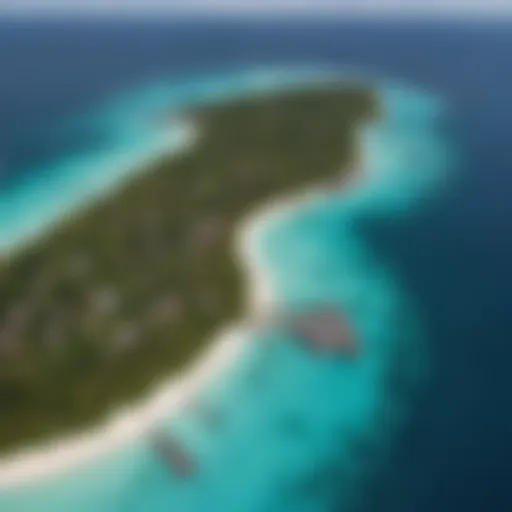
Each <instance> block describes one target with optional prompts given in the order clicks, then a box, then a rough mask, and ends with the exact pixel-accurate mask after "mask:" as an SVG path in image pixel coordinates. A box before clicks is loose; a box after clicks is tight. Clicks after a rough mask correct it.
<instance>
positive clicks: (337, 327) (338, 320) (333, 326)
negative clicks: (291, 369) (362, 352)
mask: <svg viewBox="0 0 512 512" xmlns="http://www.w3.org/2000/svg"><path fill="white" fill-rule="evenodd" d="M287 324H288V329H289V331H290V332H292V333H293V334H294V335H296V336H297V337H298V338H299V339H300V341H301V342H302V343H303V344H304V345H306V346H308V347H309V348H311V349H313V350H315V351H317V352H335V353H341V354H343V355H345V356H355V355H356V354H357V352H358V351H359V346H358V344H357V343H356V341H355V338H354V333H353V332H352V329H351V328H350V326H349V324H348V321H347V320H346V319H345V318H344V317H343V314H342V313H340V312H339V311H337V310H335V309H332V308H318V309H315V310H312V311H306V312H304V313H297V314H294V315H292V316H291V317H290V318H289V319H288V320H287Z"/></svg>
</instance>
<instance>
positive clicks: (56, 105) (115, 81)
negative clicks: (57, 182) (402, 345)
mask: <svg viewBox="0 0 512 512" xmlns="http://www.w3.org/2000/svg"><path fill="white" fill-rule="evenodd" d="M511 45H512V25H506V24H493V25H489V24H487V25H483V24H482V25H478V24H475V23H473V24H471V25H469V24H462V23H458V24H455V25H453V24H448V23H443V24H441V25H440V24H438V25H433V24H420V23H415V24H398V23H391V22H387V23H385V24H378V23H370V22H366V23H364V24H363V23H358V24H354V23H339V22H336V23H334V22H314V23H309V22H298V21H295V22H293V23H292V22H272V23H266V24H263V23H262V22H260V23H252V22H247V21H246V22H240V21H239V22H216V23H215V24H213V23H211V22H194V23H192V22H188V23H180V24H172V23H163V22H162V23H149V22H146V23H135V22H130V23H128V22H124V23H114V22H101V23H99V22H95V23H93V22H66V23H65V22H45V23H41V22H23V23H19V22H18V23H8V22H2V23H0V69H2V70H3V72H2V75H1V76H0V165H1V169H2V170H3V178H2V179H3V181H0V186H6V185H7V184H8V183H10V182H12V181H13V180H16V179H18V178H19V177H20V176H21V175H22V174H27V173H29V172H30V171H28V170H26V169H30V168H31V167H32V166H33V165H34V164H36V163H39V162H40V161H41V160H49V159H52V158H56V157H57V156H58V155H60V154H61V153H62V152H65V151H72V150H76V149H77V148H80V147H81V146H84V145H87V146H89V145H90V144H92V143H94V141H95V134H94V133H91V132H90V131H81V130H77V131H75V132H73V133H74V135H73V136H69V135H68V134H69V131H68V130H64V129H62V126H63V123H64V122H65V121H66V119H68V118H69V117H70V116H72V115H73V114H75V113H78V112H81V111H83V110H85V109H87V108H88V107H91V106H94V105H96V104H97V103H98V102H99V101H102V100H105V99H107V98H108V97H110V96H112V95H115V94H116V93H117V92H118V91H119V90H122V89H124V88H127V87H132V86H136V85H138V84H140V83H142V82H145V81H148V82H149V81H151V80H153V79H155V78H157V77H158V76H161V75H164V74H165V75H169V74H176V75H178V74H181V73H183V72H196V71H205V70H210V69H217V68H219V67H222V68H230V67H236V66H242V65H243V66H245V65H247V64H256V63H261V64H268V63H287V64H290V63H291V64H302V63H306V64H310V63H326V64H335V65H337V66H342V67H355V68H358V69H361V68H362V69H368V70H370V71H373V72H376V73H379V74H385V75H391V76H393V77H396V78H399V79H405V80H409V81H412V82H414V83H417V84H419V85H423V86H425V87H427V88H429V89H432V90H434V91H436V92H438V93H440V94H441V95H442V96H444V97H445V99H446V100H447V102H448V104H449V106H450V108H451V112H450V115H451V118H450V122H451V129H452V132H453V134H454V136H455V137H456V138H457V139H458V142H459V144H460V146H461V148H462V162H461V165H460V174H459V175H458V176H457V177H456V180H455V182H454V183H452V184H451V186H450V190H449V192H448V193H446V194H445V195H444V196H443V197H441V198H439V199H438V200H437V201H436V202H435V203H432V204H431V205H430V207H429V208H428V209H427V210H424V211H422V213H419V214H417V215H416V216H415V217H414V218H408V219H407V221H404V220H401V221H397V222H395V223H393V222H387V223H386V225H383V224H382V223H380V224H376V223H375V222H369V223H368V226H367V233H368V239H369V241H370V243H372V244H373V246H374V247H375V250H376V251H377V252H378V253H379V254H382V255H384V256H385V258H386V259H387V260H388V261H390V262H392V264H393V265H394V266H395V268H396V269H397V271H398V272H399V273H400V275H401V276H402V277H403V281H404V283H405V285H406V287H407V289H408V290H409V292H410V293H411V294H412V295H413V296H414V298H415V299H416V301H417V302H418V303H419V304H420V305H421V309H422V311H423V313H424V317H425V320H426V326H427V328H428V332H429V342H430V346H431V350H432V354H433V365H432V367H433V370H432V371H433V375H432V386H431V389H430V390H429V392H428V394H427V396H426V397H425V398H424V402H422V404H421V407H420V408H419V413H418V414H417V416H416V418H414V420H413V422H412V424H411V425H410V427H409V428H408V431H407V433H406V435H404V437H403V439H402V441H401V443H400V446H399V448H400V449H399V452H398V453H397V454H396V456H395V457H394V460H393V461H392V463H391V464H390V467H389V468H388V470H387V471H386V473H385V474H384V475H383V476H382V482H381V483H382V485H381V487H382V489H376V490H375V500H374V504H372V506H371V507H370V508H371V509H372V510H379V511H382V510H393V511H394V512H395V511H400V512H401V511H404V512H409V511H418V512H423V511H429V512H430V511H433V510H435V511H445V510H446V511H448V510H449V511H453V510H457V511H458V510H464V511H473V510H474V511H487V510H489V511H508V510H512V490H511V489H510V485H509V475H508V465H509V461H510V460H512V442H510V441H509V434H510V433H511V432H512V407H511V405H512V397H511V393H510V391H509V390H510V388H511V385H512V372H511V371H510V367H511V365H512V347H510V340H512V319H511V318H512V292H511V290H512V266H511V264H510V262H511V261H512V228H511V227H510V219H512V201H511V200H510V199H511V198H510V196H511V195H512V193H511V190H512V173H511V171H512V151H511V150H510V148H509V146H510V145H509V143H508V139H509V137H510V133H512V131H511V128H512V102H511V101H510V96H511V92H510V91H511V90H512V87H511V86H512V61H511V59H510V54H509V52H510V47H511ZM64 134H66V136H64Z"/></svg>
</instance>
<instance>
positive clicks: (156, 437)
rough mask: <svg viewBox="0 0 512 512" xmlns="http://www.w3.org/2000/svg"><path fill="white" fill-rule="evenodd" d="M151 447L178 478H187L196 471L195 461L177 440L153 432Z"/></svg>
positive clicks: (161, 433)
mask: <svg viewBox="0 0 512 512" xmlns="http://www.w3.org/2000/svg"><path fill="white" fill-rule="evenodd" d="M150 441H151V446H152V448H153V450H154V451H155V453H156V454H157V455H158V457H159V458H160V459H161V460H162V461H163V462H164V464H165V465H166V466H167V468H168V469H169V470H171V471H172V472H173V473H175V474H176V475H178V476H180V477H189V476H191V474H193V473H194V472H195V471H196V464H195V461H194V460H193V459H192V457H191V455H190V454H189V453H188V452H187V451H186V450H185V449H184V448H183V446H182V445H181V444H180V442H179V441H178V440H176V439H175V438H173V437H172V436H171V435H168V434H164V433H163V432H153V434H152V435H151V438H150Z"/></svg>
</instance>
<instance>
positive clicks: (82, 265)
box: [0, 83, 376, 453]
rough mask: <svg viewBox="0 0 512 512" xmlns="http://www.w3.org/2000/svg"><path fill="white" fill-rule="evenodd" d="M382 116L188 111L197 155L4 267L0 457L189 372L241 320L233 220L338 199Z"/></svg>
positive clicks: (286, 99)
mask: <svg viewBox="0 0 512 512" xmlns="http://www.w3.org/2000/svg"><path fill="white" fill-rule="evenodd" d="M375 114H376V100H375V97H374V94H373V92H372V91H371V90H370V89H369V88H367V87H364V86H361V85H360V84H346V83H344V84H333V83H331V84H324V85H318V84H317V85H316V86H311V87H310V88H308V89H301V90H296V91H288V92H276V93H273V94H268V95H259V96H253V97H248V96H247V97H243V98H238V99H233V100H230V101H226V102H223V103H221V104H217V105H209V106H204V107H201V108H197V109H191V110H190V111H188V112H185V113H183V115H185V116H187V118H189V119H191V120H193V122H194V125H195V126H197V127H198V132H199V133H198V140H197V141H196V143H195V144H194V146H193V147H192V148H191V149H190V150H188V151H186V152H183V153H180V154H178V155H172V156H167V157H161V158H160V159H159V160H158V161H156V162H155V163H153V164H151V165H150V166H149V168H148V169H147V170H146V171H145V172H143V173H139V174H137V175H135V176H134V177H133V179H131V180H130V182H129V183H126V184H125V185H123V186H122V187H121V188H120V189H118V190H116V191H115V192H113V193H112V194H110V195H109V196H108V197H105V198H104V199H101V200H98V201H97V202H96V203H95V204H93V205H91V206H90V207H89V208H88V209H87V210H85V211H82V212H81V213H80V214H79V215H76V216H74V217H73V218H70V219H69V221H66V222H63V223H61V224H59V225H58V226H56V227H55V229H54V230H53V231H52V233H51V234H50V235H49V236H47V237H46V238H44V239H40V240H38V241H35V242H34V243H33V244H31V245H29V246H27V247H24V248H23V250H21V251H20V252H19V253H16V254H14V255H13V256H10V257H9V258H6V259H5V260H4V261H3V262H0V290H1V293H0V416H1V418H2V421H1V422H0V452H4V453H5V452H8V451H10V450H14V449H16V448H18V447H20V446H23V445H25V444H31V443H34V442H37V441H39V440H41V439H43V440H44V439H46V438H54V437H56V436H57V435H60V434H62V433H64V432H72V431H76V430H80V429H83V428H85V427H87V426H89V425H92V424H94V423H95V422H97V421H98V420H100V419H101V418H102V417H103V416H104V415H105V414H106V413H107V412H108V411H111V410H112V409H113V408H116V407H117V406H120V405H123V404H126V403H129V402H130V401H131V400H133V399H135V398H137V397H138V396H139V395H141V394H142V393H143V392H144V391H145V390H147V389H148V387H149V386H151V385H152V383H154V382H155V380H157V379H160V378H164V377H166V376H169V375H172V374H173V373H174V372H176V371H178V370H180V369H181V368H182V367H183V366H184V365H185V364H186V363H187V362H189V361H190V360H192V359H193V358H194V356H195V355H196V354H197V352H198V350H199V349H201V348H202V347H203V346H204V345H205V344H207V343H208V342H209V334H210V333H211V332H212V330H213V329H214V328H215V327H216V326H218V325H222V324H225V323H226V322H229V321H231V320H233V319H235V318H237V317H239V315H240V313H241V304H242V300H241V299H242V291H243V286H242V285H243V283H242V280H241V275H240V271H239V268H238V264H237V261H236V259H235V258H234V255H233V252H232V244H231V241H232V235H233V229H234V226H235V224H236V222H237V221H238V219H240V218H241V217H242V216H244V215H245V214H246V213H247V212H248V211H250V210H251V209H252V208H254V207H255V206H257V205H258V204H260V203H261V202H263V201H265V200H266V199H267V198H268V197H270V196H273V195H282V194H283V193H286V192H288V191H289V190H293V189H294V188H302V187H307V186H309V185H311V184H314V183H319V182H321V181H322V180H325V181H326V183H328V184H329V186H331V187H333V186H340V183H341V182H342V181H343V180H344V179H345V178H347V177H348V176H349V175H350V174H351V173H353V172H355V170H356V165H355V163H356V161H357V156H358V155H357V149H356V143H355V142H356V136H357V127H358V126H359V125H360V123H363V122H366V121H368V120H369V119H371V118H372V117H373V116H374V115H375ZM333 178H334V179H333ZM327 180H328V181H327Z"/></svg>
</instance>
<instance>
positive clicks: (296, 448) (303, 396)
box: [0, 70, 451, 512]
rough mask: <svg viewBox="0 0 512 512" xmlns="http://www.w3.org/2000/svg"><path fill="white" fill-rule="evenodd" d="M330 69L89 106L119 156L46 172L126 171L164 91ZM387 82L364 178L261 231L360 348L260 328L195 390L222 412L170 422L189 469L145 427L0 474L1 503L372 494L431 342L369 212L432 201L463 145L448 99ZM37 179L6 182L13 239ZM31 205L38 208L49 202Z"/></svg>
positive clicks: (80, 506)
mask: <svg viewBox="0 0 512 512" xmlns="http://www.w3.org/2000/svg"><path fill="white" fill-rule="evenodd" d="M332 76H333V73H331V72H329V71H325V70H322V71H320V72H319V71H307V70H306V71H305V70H300V71H293V72H291V71H286V72H282V71H276V70H267V71H262V70H257V71H249V72H243V73H231V74H223V75H216V76H212V77H210V78H208V79H207V80H206V79H205V78H204V77H200V78H197V79H190V78H189V79H187V80H185V81H183V82H182V83H181V84H180V83H178V84H171V85H169V84H165V83H161V84H156V85H155V87H154V88H149V89H148V90H146V91H142V92H140V93H138V94H132V95H127V96H126V97H124V98H121V99H119V100H118V101H116V102H115V103H111V104H110V105H108V107H106V108H104V109H102V110H101V112H99V113H98V114H97V115H96V116H92V117H91V118H90V119H89V120H88V122H92V123H100V124H102V125H103V126H104V127H106V126H109V127H110V128H109V129H110V130H111V131H112V133H116V135H115V136H112V141H113V146H112V151H111V154H110V157H109V155H108V152H107V151H106V150H105V152H104V153H103V154H101V155H92V156H91V155H89V157H88V158H93V157H94V158H95V159H99V160H101V161H102V163H103V166H102V167H101V169H102V170H101V171H99V170H98V168H97V169H96V170H91V172H90V173H89V174H88V173H85V174H87V175H84V173H80V172H77V169H78V168H79V167H80V166H82V167H81V169H82V170H85V169H86V167H85V166H84V162H85V160H82V161H81V162H79V164H80V165H78V164H77V162H74V163H73V162H62V163H61V164H60V166H59V167H58V168H57V169H54V170H53V174H52V173H49V174H48V176H54V179H55V180H56V181H55V183H59V185H58V186H62V187H64V188H66V187H68V186H69V187H70V190H73V191H76V194H77V195H76V196H72V194H70V195H69V198H68V200H69V202H70V203H71V200H73V201H75V199H77V198H78V199H80V200H81V201H82V200H84V196H85V194H84V193H83V187H82V195H80V197H79V192H80V187H79V186H78V183H79V182H80V181H81V180H88V182H90V183H93V184H94V185H95V187H96V186H97V188H95V187H91V188H90V189H89V190H90V191H91V192H90V193H92V192H93V190H96V191H98V190H100V189H102V190H104V189H105V187H106V185H107V184H110V183H114V181H115V180H117V179H121V171H120V170H119V169H120V168H119V162H118V161H117V160H115V158H119V156H120V155H124V157H126V158H127V160H131V159H133V161H134V162H139V161H140V162H141V163H142V162H144V161H145V160H147V158H148V157H149V156H150V155H152V154H154V152H155V150H157V149H158V150H160V149H161V147H162V144H163V141H162V138H161V134H159V133H158V132H155V130H154V127H153V128H152V129H151V130H149V129H148V128H141V126H143V125H141V122H142V120H143V119H148V118H151V115H153V114H154V113H155V112H158V111H159V110H161V109H162V107H167V108H169V107H176V112H177V114H178V115H179V109H180V108H181V107H182V106H185V105H187V104H191V103H194V104H196V103H201V102H204V101H214V100H218V99H221V98H224V97H231V96H233V95H236V94H245V93H257V92H264V91H268V90H272V89H275V88H290V87H300V86H302V85H307V84H308V83H311V82H312V81H317V80H320V81H322V80H326V79H330V77H332ZM375 83H376V84H377V88H378V91H379V94H380V101H381V105H382V111H383V116H382V117H381V119H380V120H379V121H378V122H377V123H374V124H371V125H368V126H364V127H361V131H360V143H361V145H362V150H363V154H364V158H363V161H362V164H361V167H362V169H361V178H360V179H359V180H358V181H357V182H355V183H354V184H353V185H350V187H349V188H347V189H346V190H342V189H340V190H337V189H334V188H333V189H331V190H328V191H326V192H325V193H321V194H319V195H318V196H316V197H314V198H311V199H306V200H304V202H302V203H301V204H298V205H297V206H296V207H294V208H293V209H292V210H290V211H289V212H287V213H286V214H283V215H280V216H279V217H276V219H275V220H273V221H271V222H270V223H266V224H262V225H260V226H257V228H256V229H255V230H254V232H252V236H254V237H255V242H256V243H255V245H256V247H257V252H258V254H257V255H256V256H257V258H258V259H259V260H260V262H261V264H262V266H263V267H264V268H265V269H266V270H267V272H268V275H269V278H270V280H271V282H272V283H273V285H274V289H275V290H276V295H277V300H278V301H279V302H280V303H281V304H283V305H284V306H286V307H288V308H302V307H306V308H307V307H309V306H317V305H322V304H326V303H328V304H329V305H331V306H335V307H337V308H339V311H340V313H341V312H343V314H345V315H347V316H348V318H349V319H350V321H351V323H352V324H353V328H354V331H355V332H356V334H357V339H358V340H359V342H360V345H361V353H360V355H359V356H358V357H357V358H356V359H354V360H351V361H348V360H344V359H342V358H337V357H327V356H318V355H314V354H312V353H310V352H309V351H307V350H305V349H303V348H302V347H301V346H300V344H298V343H296V341H297V340H294V339H293V338H292V337H291V336H290V335H289V334H286V333H284V332H280V331H278V330H274V329H272V328H266V329H263V330H261V331H258V332H247V334H246V337H247V339H248V341H249V343H247V345H246V348H245V349H244V351H243V353H242V354H241V356H240V358H239V360H238V361H237V363H236V364H235V365H233V367H231V368H230V369H229V371H227V372H226V373H225V374H224V375H223V376H222V377H221V378H219V379H218V380H216V382H215V383H214V385H213V386H212V387H210V388H209V389H207V390H204V391H203V392H202V393H200V396H198V397H196V400H195V401H196V402H197V403H198V404H199V405H200V406H202V407H207V408H208V409H213V410H215V411H216V415H217V417H218V418H219V421H218V422H216V424H211V423H210V422H207V421H205V419H204V417H201V407H199V408H196V409H195V410H192V409H191V410H188V411H186V412H185V413H183V414H181V415H180V416H179V417H176V418H171V417H170V418H169V420H168V421H166V422H165V423H164V424H163V425H162V429H165V430H167V431H169V432H172V433H173V435H174V436H175V437H176V438H178V439H179V440H180V442H181V443H182V444H183V446H184V447H186V449H187V450H188V451H189V452H190V453H191V454H192V456H193V458H194V460H195V461H196V462H197V465H198V470H197V472H196V473H195V474H193V475H192V476H191V477H189V478H186V479H183V478H179V477H177V476H175V475H173V474H171V473H170V472H169V471H168V470H167V468H166V467H165V466H164V465H163V464H162V463H161V461H160V459H159V458H157V457H156V456H155V454H154V453H153V452H152V450H151V447H150V444H149V442H148V439H146V438H145V437H141V438H139V439H137V440H136V441H135V442H133V443H132V444H130V445H127V446H125V447H123V448H122V449H121V450H117V451H115V452H112V453H109V454H106V455H105V456H104V457H103V458H102V459H101V460H96V461H95V462H94V463H90V464H88V465H87V466H83V467H80V468H76V469H75V470H74V471H73V472H72V473H68V474H66V475H58V476H55V477H51V478H48V479H47V480H41V481H38V482H34V483H31V484H27V485H24V486H20V487H12V488H6V489H3V490H1V489H0V510H1V511H5V512H11V511H13V512H14V511H23V512H25V511H26V512H39V511H41V512H60V511H68V510H73V511H76V512H92V511H93V512H110V511H113V512H117V511H122V512H125V511H126V512H143V511H144V512H146V511H169V510H173V511H174V510H175V511H179V512H188V511H190V512H202V511H206V510H208V511H212V512H217V511H218V512H221V511H222V512H231V511H233V512H238V511H240V512H260V511H265V512H272V511H276V512H277V511H280V512H285V511H290V512H291V511H293V512H302V511H304V512H307V511H311V512H314V511H329V510H356V509H358V507H360V506H363V505H364V502H365V498H366V497H367V495H368V490H369V489H371V486H372V484H373V482H374V480H375V478H377V477H378V474H379V472H380V471H382V469H383V468H385V463H386V457H387V454H388V453H389V452H390V450H392V449H393V447H394V446H395V445H396V443H399V442H400V426H401V425H402V424H403V421H404V419H405V418H406V417H407V416H408V415H409V414H411V412H412V411H413V410H414V406H415V403H416V401H417V397H418V393H419V392H420V391H421V389H422V386H424V385H425V383H426V379H427V378H428V347H426V345H425V340H424V339H423V336H422V332H421V328H420V323H419V322H418V320H417V316H418V315H417V312H416V311H415V308H414V304H413V301H412V300H411V299H410V297H408V296H407V292H406V289H405V288H404V286H403V285H402V283H401V282H400V279H399V277H398V276H397V275H396V274H395V273H394V272H393V270H392V269H390V268H388V266H387V265H386V262H385V261H383V260H382V259H381V258H379V255H378V254H375V252H374V251H373V250H372V248H371V246H369V244H368V242H367V240H366V239H365V237H364V236H363V233H362V230H361V228H360V222H361V220H363V219H368V218H384V217H391V216H402V215H407V213H408V212H410V211H411V210H412V209H415V208H419V207H420V206H421V203H422V202H423V201H424V200H426V198H428V196H429V194H432V193H435V192H436V191H437V190H439V188H440V187H441V185H442V183H443V181H444V179H445V177H446V175H447V172H448V169H449V167H450V161H451V158H450V151H451V148H450V145H449V143H448V142H447V138H446V134H445V133H444V132H443V127H442V119H443V106H442V104H441V103H440V102H439V101H437V100H436V98H434V97H433V96H431V95H430V94H427V93H425V92H420V91H418V90H416V89H414V88H412V87H408V86H404V85H398V84H394V83H390V82H388V81H376V82H375ZM116 130H117V132H116ZM176 130H177V131H176V134H178V135H176V138H175V142H176V147H178V145H179V144H181V143H182V141H183V140H185V135H184V133H185V132H183V129H182V127H181V128H180V125H179V123H178V124H177V127H176ZM180 130H181V131H180ZM151 134H152V135H151ZM179 134H181V135H179ZM139 137H140V139H139V142H138V144H137V145H135V146H132V145H131V141H133V140H135V139H138V138H139ZM128 148H131V149H130V150H129V151H130V152H129V153H128V152H127V151H128ZM109 158H112V159H113V160H110V161H109ZM114 163H115V165H117V166H118V167H117V169H118V171H117V172H118V174H117V175H116V173H114V176H110V174H109V172H107V169H110V168H112V169H115V166H114V165H113V164H114ZM107 164H108V165H107ZM74 165H75V166H77V167H73V166H74ZM110 166H112V167H110ZM73 169H74V170H73ZM125 172H126V171H125ZM66 173H68V174H67V175H66ZM74 173H76V174H74ZM96 173H99V174H100V175H96ZM66 176H67V177H66ZM66 179H69V180H70V182H69V183H66ZM59 180H61V181H59ZM50 181H51V180H50ZM71 182H74V185H71V184H70V183H71ZM84 182H85V181H82V183H84ZM98 183H100V184H101V186H99V185H98ZM60 184H61V185H60ZM33 190H34V188H32V189H31V190H25V192H23V191H22V190H21V189H20V190H19V191H18V192H17V194H18V195H16V194H14V195H13V196H12V198H11V199H10V201H12V203H9V202H8V201H6V199H5V198H3V197H2V202H1V203H0V212H1V215H0V219H1V220H0V224H1V228H2V229H1V230H0V233H2V235H1V237H0V242H1V243H0V245H3V246H8V245H10V244H11V243H12V242H13V241H15V240H17V236H18V235H17V233H21V232H23V230H24V229H25V228H24V226H31V229H33V230H35V229H36V227H35V224H34V223H33V222H32V221H31V220H30V219H29V218H28V216H27V217H26V218H25V217H24V215H23V210H22V208H21V207H22V199H21V198H22V197H23V194H29V193H31V194H35V193H36V192H34V191H33ZM53 190H56V188H55V189H54V188H53V182H52V186H51V187H50V186H47V187H46V188H45V189H44V193H43V192H42V191H39V192H38V194H40V197H39V199H38V201H39V200H40V204H41V205H42V208H41V211H42V212H43V214H42V215H41V217H40V219H41V218H44V219H45V222H48V221H49V220H50V219H51V218H52V216H55V215H57V214H58V213H59V211H58V210H59V208H60V209H61V210H62V208H64V207H65V208H67V207H68V206H69V205H68V204H66V205H64V202H61V203H60V204H59V205H57V206H58V207H57V206H56V205H55V201H54V202H53V203H52V197H50V196H51V195H52V193H53V192H52V191H53ZM25 197H28V196H25ZM53 199H55V196H54V197H53ZM37 204H39V203H37ZM45 204H53V210H52V208H49V207H48V208H46V206H44V205H45ZM13 205H14V206H13ZM32 211H33V213H34V215H36V208H33V210H32ZM9 215H11V217H9ZM9 219H14V220H13V224H11V223H10V220H9ZM40 222H41V225H42V222H43V221H42V220H40ZM4 226H5V227H6V228H7V231H4ZM9 226H13V227H10V228H9ZM40 227H41V226H37V229H40ZM17 230H19V231H17ZM29 231H30V230H29V229H28V228H27V230H26V231H25V233H26V234H28V233H29ZM23 236H26V235H25V234H23Z"/></svg>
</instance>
